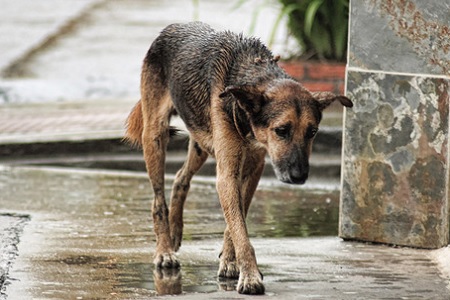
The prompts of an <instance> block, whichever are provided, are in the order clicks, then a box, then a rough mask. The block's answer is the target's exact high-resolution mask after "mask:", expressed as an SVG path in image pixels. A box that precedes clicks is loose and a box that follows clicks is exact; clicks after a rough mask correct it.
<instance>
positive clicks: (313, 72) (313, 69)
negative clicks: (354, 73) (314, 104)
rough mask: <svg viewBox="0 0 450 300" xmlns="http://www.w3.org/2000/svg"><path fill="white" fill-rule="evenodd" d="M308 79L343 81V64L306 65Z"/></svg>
mask: <svg viewBox="0 0 450 300" xmlns="http://www.w3.org/2000/svg"><path fill="white" fill-rule="evenodd" d="M305 67H306V68H307V70H308V71H307V75H308V77H309V79H342V80H344V79H345V64H336V63H332V64H328V63H308V64H307V65H306V66H305Z"/></svg>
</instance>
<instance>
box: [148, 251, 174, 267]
mask: <svg viewBox="0 0 450 300" xmlns="http://www.w3.org/2000/svg"><path fill="white" fill-rule="evenodd" d="M153 263H154V264H155V266H156V267H157V268H163V269H171V268H173V269H178V268H179V267H180V262H179V261H178V259H177V257H176V255H175V253H174V252H165V253H156V255H155V259H154V260H153Z"/></svg>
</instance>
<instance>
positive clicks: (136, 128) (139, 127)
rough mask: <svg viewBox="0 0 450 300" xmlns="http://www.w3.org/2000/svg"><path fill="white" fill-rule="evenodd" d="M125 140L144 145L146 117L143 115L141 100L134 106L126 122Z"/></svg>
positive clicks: (135, 144)
mask: <svg viewBox="0 0 450 300" xmlns="http://www.w3.org/2000/svg"><path fill="white" fill-rule="evenodd" d="M126 128H127V130H126V132H125V137H124V140H125V141H126V142H127V143H129V144H131V145H133V146H136V147H140V146H142V132H143V130H144V119H143V117H142V104H141V100H139V102H138V103H136V105H135V106H134V107H133V109H132V110H131V113H130V115H129V116H128V119H127V123H126Z"/></svg>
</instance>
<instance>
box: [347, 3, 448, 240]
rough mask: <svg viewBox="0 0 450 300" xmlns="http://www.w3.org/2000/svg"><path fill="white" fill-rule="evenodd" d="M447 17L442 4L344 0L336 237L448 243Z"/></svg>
mask: <svg viewBox="0 0 450 300" xmlns="http://www.w3.org/2000/svg"><path fill="white" fill-rule="evenodd" d="M449 16H450V2H449V1H442V0H428V1H421V0H391V1H387V0H358V1H356V0H355V1H351V11H350V33H349V38H350V42H349V59H348V66H347V87H346V89H347V95H348V96H349V97H350V98H351V99H352V100H353V101H354V104H355V106H354V107H353V109H350V110H347V112H346V115H345V130H344V153H343V166H342V177H343V178H342V194H341V210H340V236H341V237H342V238H344V239H355V240H363V241H373V242H381V243H388V244H396V245H406V246H413V247H422V248H438V247H442V246H444V245H447V244H448V242H449V193H450V188H449V177H450V176H449V162H450V152H449V92H450V17H449Z"/></svg>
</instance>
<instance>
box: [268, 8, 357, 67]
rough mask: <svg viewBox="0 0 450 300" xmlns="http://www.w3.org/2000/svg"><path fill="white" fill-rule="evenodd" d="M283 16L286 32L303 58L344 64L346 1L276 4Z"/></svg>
mask: <svg viewBox="0 0 450 300" xmlns="http://www.w3.org/2000/svg"><path fill="white" fill-rule="evenodd" d="M278 1H279V2H280V3H281V4H282V11H281V12H280V15H279V16H278V19H277V23H276V24H275V25H274V31H275V30H276V27H278V24H279V22H280V20H281V19H282V18H283V17H285V16H287V18H288V26H289V30H290V31H291V33H292V34H293V36H294V37H295V38H296V39H297V41H298V42H299V43H300V45H301V46H302V49H303V55H302V56H304V57H306V58H317V59H327V60H335V61H345V58H346V52H347V31H348V8H349V0H278Z"/></svg>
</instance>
